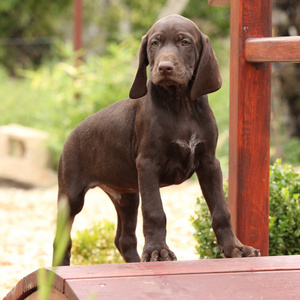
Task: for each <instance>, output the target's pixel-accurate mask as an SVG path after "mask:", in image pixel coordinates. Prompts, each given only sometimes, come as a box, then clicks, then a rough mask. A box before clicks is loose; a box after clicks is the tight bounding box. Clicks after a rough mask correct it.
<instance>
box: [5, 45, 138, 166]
mask: <svg viewBox="0 0 300 300" xmlns="http://www.w3.org/2000/svg"><path fill="white" fill-rule="evenodd" d="M138 46H139V43H137V42H135V41H134V40H129V39H128V40H127V41H126V43H122V44H120V45H115V44H111V45H110V47H109V51H108V53H107V55H105V56H103V57H96V56H93V57H92V56H91V57H90V58H89V59H88V60H87V61H86V62H85V63H84V64H82V65H80V66H79V67H78V68H76V67H74V65H73V61H72V60H71V59H70V60H69V61H70V62H68V63H66V62H64V63H62V62H59V63H55V64H53V65H52V66H51V65H49V64H47V65H43V66H42V67H41V68H39V69H38V70H36V71H32V70H27V71H23V72H22V75H23V76H25V77H26V79H24V80H17V79H13V78H8V77H7V76H6V75H5V73H4V72H3V71H2V72H1V70H0V79H2V80H1V82H3V84H2V87H3V88H1V89H0V97H1V99H5V101H2V103H1V106H0V115H1V119H0V124H9V123H18V124H21V125H24V126H30V127H34V128H37V129H41V130H45V131H47V132H49V133H50V140H49V148H50V150H51V151H52V153H53V160H54V163H53V166H54V167H55V166H56V165H57V162H58V159H59V156H60V153H61V151H62V147H63V144H64V143H65V140H66V138H67V136H68V135H69V133H70V131H71V130H72V129H74V128H75V127H76V126H77V125H78V124H79V123H80V122H81V121H83V120H84V119H85V118H86V117H88V116H89V115H91V114H93V113H95V112H96V111H98V110H100V109H102V108H104V107H106V106H108V105H109V104H111V103H113V102H116V101H119V100H121V99H124V98H127V97H128V94H129V89H130V86H131V84H132V81H133V78H134V74H135V66H134V65H133V64H132V61H133V58H134V56H135V54H136V52H137V50H138ZM16 87H18V88H16Z"/></svg>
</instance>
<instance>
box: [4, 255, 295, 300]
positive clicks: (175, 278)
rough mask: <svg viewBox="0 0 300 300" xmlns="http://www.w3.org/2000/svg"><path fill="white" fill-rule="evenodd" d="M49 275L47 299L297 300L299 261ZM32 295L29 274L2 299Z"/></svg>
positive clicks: (63, 270) (83, 269)
mask: <svg viewBox="0 0 300 300" xmlns="http://www.w3.org/2000/svg"><path fill="white" fill-rule="evenodd" d="M48 270H50V268H49V269H48ZM55 273H56V279H55V282H54V285H53V291H52V296H53V297H52V298H51V299H66V298H68V299H130V300H131V299H152V298H153V299H172V300H173V299H243V300H245V299H285V300H286V299H293V300H294V299H300V255H297V256H277V257H258V258H242V259H215V260H199V261H178V262H158V263H133V264H112V265H93V266H72V267H59V268H57V269H56V271H55ZM36 289H37V272H33V273H32V274H30V275H28V276H27V277H25V278H24V279H22V280H21V281H20V282H19V283H18V284H17V286H16V287H15V288H14V289H13V290H12V291H11V292H10V293H9V294H8V295H7V296H6V298H4V299H5V300H11V299H26V297H28V298H27V299H37V292H36ZM91 296H94V298H90V297H91Z"/></svg>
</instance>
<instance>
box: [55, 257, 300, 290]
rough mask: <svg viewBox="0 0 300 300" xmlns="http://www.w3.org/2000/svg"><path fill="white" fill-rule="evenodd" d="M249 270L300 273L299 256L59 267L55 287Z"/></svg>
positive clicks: (61, 288) (59, 288)
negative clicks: (113, 279)
mask: <svg viewBox="0 0 300 300" xmlns="http://www.w3.org/2000/svg"><path fill="white" fill-rule="evenodd" d="M249 270H250V271H251V272H262V271H278V270H281V271H284V270H300V255H295V256H273V257H272V256H270V257H255V258H252V257H247V258H242V259H240V258H232V259H210V260H199V261H176V262H158V263H157V262H153V263H130V264H110V265H109V264H107V265H91V266H72V267H58V268H57V269H56V271H55V273H56V274H57V276H58V277H57V279H58V281H59V283H56V284H55V286H56V289H57V290H61V291H62V290H63V283H62V279H64V280H69V279H87V278H98V277H101V278H110V277H116V276H117V277H135V276H140V275H141V274H143V276H153V275H157V276H162V275H167V274H169V275H175V274H187V273H188V274H208V273H209V274H212V273H236V272H239V273H240V272H247V271H249Z"/></svg>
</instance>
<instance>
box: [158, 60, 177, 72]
mask: <svg viewBox="0 0 300 300" xmlns="http://www.w3.org/2000/svg"><path fill="white" fill-rule="evenodd" d="M173 69H174V63H173V62H171V61H161V62H160V63H159V64H158V70H159V73H161V74H165V75H168V74H171V73H172V72H173Z"/></svg>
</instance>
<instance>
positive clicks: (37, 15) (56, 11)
mask: <svg viewBox="0 0 300 300" xmlns="http://www.w3.org/2000/svg"><path fill="white" fill-rule="evenodd" d="M71 3H72V1H71V0H53V1H39V0H26V1H23V0H1V1H0V39H1V43H0V64H2V65H4V66H5V68H6V69H7V70H8V71H9V73H10V74H13V75H15V73H16V70H17V68H19V67H31V66H36V65H39V64H40V63H41V60H42V58H43V55H44V54H45V53H49V50H50V47H51V40H49V38H50V37H52V36H57V37H58V36H62V31H61V29H62V23H63V22H64V20H65V19H67V16H70V13H69V11H70V8H71ZM53 16H55V17H53Z"/></svg>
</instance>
